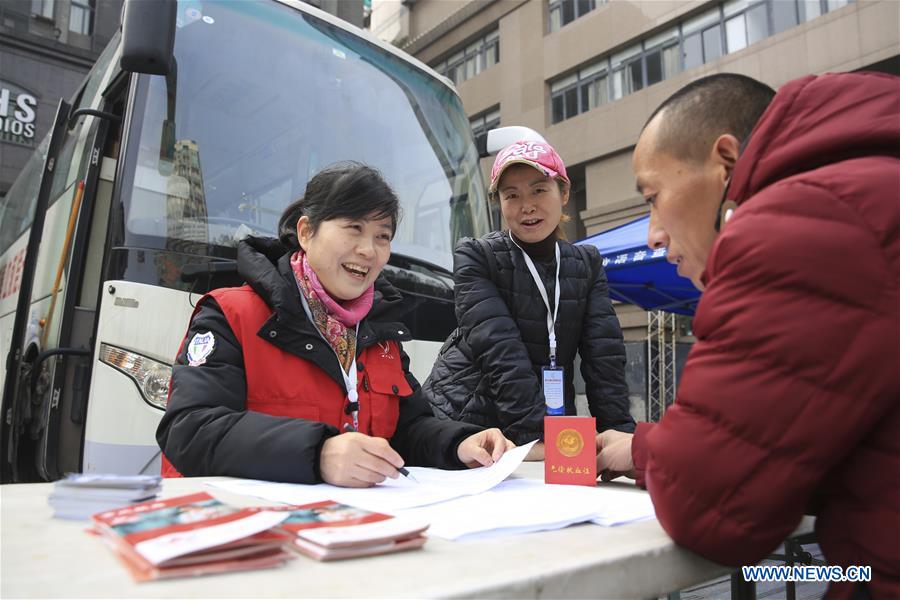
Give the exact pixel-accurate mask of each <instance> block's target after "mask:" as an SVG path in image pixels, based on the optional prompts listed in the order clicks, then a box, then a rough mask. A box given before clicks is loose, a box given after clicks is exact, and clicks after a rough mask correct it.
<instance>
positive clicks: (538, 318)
mask: <svg viewBox="0 0 900 600" xmlns="http://www.w3.org/2000/svg"><path fill="white" fill-rule="evenodd" d="M569 187H570V182H569V178H568V176H567V175H566V167H565V165H564V164H563V162H562V159H560V157H559V155H558V154H557V153H556V151H555V150H554V149H553V148H552V147H551V146H550V145H549V144H547V143H546V142H540V143H538V142H530V141H521V142H517V143H515V144H512V145H510V146H508V147H506V148H505V149H504V150H503V151H501V152H500V154H498V155H497V159H496V160H495V162H494V167H493V169H492V171H491V187H490V195H491V199H492V200H493V201H496V202H499V203H500V208H501V211H502V213H503V217H504V219H505V220H506V223H507V224H508V226H509V230H508V231H502V232H493V233H490V234H488V235H486V236H484V237H483V238H481V239H478V240H475V239H465V240H462V241H461V242H460V244H459V246H457V248H456V252H455V255H454V268H453V271H454V275H453V276H454V280H455V283H456V285H455V290H454V293H455V298H456V318H457V320H458V322H459V327H458V329H457V330H456V331H454V332H453V334H451V336H450V338H449V339H448V340H447V342H446V343H445V344H444V347H443V348H442V349H441V353H440V355H439V357H438V360H437V362H436V363H435V365H434V367H433V369H432V371H431V375H430V376H429V377H428V379H427V380H426V382H425V384H424V386H423V391H424V392H425V394H426V396H427V397H428V398H429V400H430V402H431V405H432V408H433V409H434V412H435V415H437V416H439V417H443V418H447V419H454V420H457V421H465V422H469V423H475V424H478V425H481V426H484V427H499V428H500V429H501V430H502V431H503V433H504V434H505V435H506V436H507V437H508V438H509V439H511V440H512V441H513V442H515V443H516V444H524V443H527V442H530V441H532V440H535V439H542V438H543V418H544V416H545V415H546V414H566V415H574V414H575V387H574V385H573V381H572V378H573V365H574V360H575V354H576V352H577V353H578V354H579V355H580V356H581V372H582V375H583V376H584V380H585V383H586V391H587V399H588V405H589V407H590V411H591V414H592V415H593V416H594V417H596V419H597V430H598V431H604V430H606V429H617V430H619V431H625V432H632V431H634V420H633V419H632V417H631V414H630V413H629V399H628V388H627V386H626V384H625V345H624V343H623V341H622V331H621V329H620V328H619V321H618V319H617V318H616V314H615V312H614V311H613V308H612V304H611V302H610V300H609V295H608V290H607V283H606V273H605V272H604V270H603V264H602V260H601V257H600V254H599V252H597V249H596V248H594V247H592V246H574V245H572V244H570V243H568V242H566V241H565V240H564V239H562V238H563V236H562V231H561V229H560V227H559V224H560V221H561V220H562V219H563V212H562V210H563V206H565V204H566V203H567V202H568V200H569ZM557 281H558V285H557ZM557 288H558V290H559V295H558V297H557ZM557 298H558V300H557ZM554 313H555V319H554V318H553V317H552V315H554ZM554 338H555V340H554ZM554 341H555V344H554V343H553V342H554ZM554 345H555V348H554V347H553V346H554ZM551 369H556V370H551ZM531 458H533V459H537V460H540V459H542V458H543V447H542V445H541V444H538V445H536V446H535V450H534V451H532V455H531Z"/></svg>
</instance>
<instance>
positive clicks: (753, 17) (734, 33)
mask: <svg viewBox="0 0 900 600" xmlns="http://www.w3.org/2000/svg"><path fill="white" fill-rule="evenodd" d="M851 1H852V0H730V1H729V2H725V3H723V4H720V5H718V6H716V7H715V8H713V9H711V10H709V11H706V12H704V13H701V14H700V15H698V16H696V17H693V18H691V19H688V20H686V21H683V22H681V23H679V24H678V25H676V26H675V27H673V28H672V29H669V30H667V31H664V32H662V33H659V34H656V35H654V36H652V37H649V38H646V39H643V40H641V41H639V42H638V43H636V44H634V45H632V46H630V47H628V48H626V49H624V50H621V51H619V52H616V53H615V54H612V55H610V56H607V57H604V58H601V59H600V60H598V61H596V62H594V63H591V64H590V65H588V66H587V67H584V68H582V69H579V71H578V72H577V73H575V74H574V75H567V76H565V77H561V78H559V79H556V80H554V81H551V82H550V106H551V108H550V113H551V115H550V120H551V122H552V123H559V122H560V121H564V120H565V119H569V118H572V117H574V116H575V115H577V114H580V113H583V112H585V111H587V110H590V109H592V108H596V107H598V106H600V105H601V104H605V103H607V102H612V101H613V100H618V99H619V98H624V97H625V96H627V95H628V94H631V93H634V92H636V91H638V90H641V89H643V88H645V87H647V86H648V85H653V84H654V83H659V82H660V81H663V80H665V79H668V78H670V77H672V76H673V75H676V74H677V73H680V72H681V71H685V70H687V69H692V68H694V67H697V66H700V65H702V64H704V63H708V62H712V61H714V60H716V59H718V58H720V57H722V56H724V55H725V54H729V53H731V52H737V51H738V50H742V49H743V48H746V47H747V46H749V45H751V44H755V43H756V42H758V41H760V40H763V39H765V38H767V37H769V36H772V35H775V34H777V33H781V32H782V31H786V30H788V29H790V28H791V27H796V26H797V25H799V24H800V23H804V22H806V21H809V20H811V19H814V18H816V17H818V16H821V15H824V14H825V13H827V12H830V11H833V10H836V9H838V8H841V7H843V6H846V5H847V4H848V3H849V2H851Z"/></svg>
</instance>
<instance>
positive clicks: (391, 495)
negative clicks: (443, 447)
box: [209, 442, 534, 514]
mask: <svg viewBox="0 0 900 600" xmlns="http://www.w3.org/2000/svg"><path fill="white" fill-rule="evenodd" d="M533 445H534V442H531V443H530V444H525V445H524V446H518V447H516V448H513V449H512V450H509V451H507V452H506V453H505V454H504V455H503V456H502V457H501V458H500V460H498V461H497V462H496V463H494V464H493V465H491V466H490V467H480V468H477V469H465V470H462V471H445V470H442V469H431V468H427V467H409V472H410V473H412V474H413V475H414V476H415V478H416V479H417V480H418V483H415V482H412V481H409V480H408V479H406V478H405V477H402V476H401V477H398V478H397V479H387V480H385V482H384V483H382V484H379V485H377V486H375V487H371V488H363V489H357V488H342V487H337V486H334V485H329V484H327V483H322V484H318V485H299V484H289V483H271V482H268V481H256V480H251V479H235V480H231V481H216V482H211V483H209V485H210V486H213V487H217V488H220V489H223V490H226V491H229V492H232V493H235V494H242V495H245V496H255V497H257V498H264V499H266V500H272V501H275V502H285V503H287V504H307V503H310V502H318V501H320V500H334V501H336V502H343V503H344V504H349V505H351V506H357V507H359V508H364V509H367V510H373V511H378V512H385V513H391V514H394V513H396V512H397V511H399V510H403V509H407V508H414V507H417V506H426V505H429V504H435V503H438V502H445V501H447V500H452V499H454V498H459V497H461V496H469V495H472V494H481V493H482V492H486V491H487V490H489V489H491V488H493V487H494V486H496V485H497V484H499V483H500V482H501V481H503V480H504V479H506V478H507V477H509V476H510V475H511V474H512V472H513V471H515V470H516V468H518V466H519V465H520V464H522V461H523V460H524V459H525V456H526V455H527V454H528V451H529V450H530V449H531V447H532V446H533Z"/></svg>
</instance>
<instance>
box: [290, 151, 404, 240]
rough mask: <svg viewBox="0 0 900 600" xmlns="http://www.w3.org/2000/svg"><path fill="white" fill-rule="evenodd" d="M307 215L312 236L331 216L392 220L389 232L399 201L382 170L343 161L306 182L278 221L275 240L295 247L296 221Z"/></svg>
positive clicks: (393, 230) (396, 217) (394, 227)
mask: <svg viewBox="0 0 900 600" xmlns="http://www.w3.org/2000/svg"><path fill="white" fill-rule="evenodd" d="M300 217H307V218H308V219H309V225H310V228H311V232H312V233H313V235H315V233H316V231H317V230H318V229H319V225H321V224H322V222H323V221H330V220H332V219H353V220H355V219H363V218H372V219H383V218H385V217H389V218H390V219H391V234H392V235H393V234H394V233H396V231H397V222H398V221H399V220H400V201H399V200H398V199H397V195H396V194H395V193H394V190H393V189H391V186H390V185H388V183H387V182H386V181H385V180H384V177H382V175H381V173H379V172H378V170H377V169H374V168H372V167H370V166H368V165H364V164H362V163H358V162H342V163H337V164H334V165H331V166H329V167H326V168H325V169H324V170H322V171H319V172H318V173H316V175H315V176H314V177H313V178H312V179H310V180H309V183H307V184H306V191H305V192H304V193H303V197H302V198H300V199H299V200H295V201H294V202H292V203H291V204H289V205H288V207H287V208H286V209H285V210H284V212H283V213H282V215H281V219H280V220H279V221H278V239H279V240H281V243H282V244H283V245H284V246H285V247H287V248H289V249H291V250H298V249H299V248H300V242H299V240H298V239H297V221H299V220H300Z"/></svg>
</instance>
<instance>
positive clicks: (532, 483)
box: [396, 479, 655, 540]
mask: <svg viewBox="0 0 900 600" xmlns="http://www.w3.org/2000/svg"><path fill="white" fill-rule="evenodd" d="M396 514H397V515H398V516H400V515H402V516H403V517H406V518H414V519H416V520H423V521H427V522H429V523H431V527H430V528H429V529H428V531H427V535H434V536H438V537H442V538H445V539H448V540H463V539H465V540H471V539H479V538H489V537H499V536H505V535H514V534H519V533H528V532H532V531H546V530H550V529H559V528H562V527H566V526H568V525H572V524H574V523H583V522H588V521H590V522H593V523H597V524H599V525H606V526H610V525H617V524H624V523H629V522H633V521H639V520H644V519H651V518H653V517H654V516H655V513H654V511H653V503H652V502H651V501H650V497H649V495H648V494H647V493H645V492H641V491H638V490H628V489H624V490H622V489H611V488H608V487H587V486H577V485H548V484H545V483H544V482H542V481H540V480H536V479H508V480H506V481H504V482H503V483H501V484H500V485H498V486H496V487H494V488H493V489H491V490H490V491H487V492H484V493H482V494H478V495H477V496H466V497H463V498H457V499H454V500H450V501H447V502H442V503H440V504H433V505H429V506H423V507H418V508H410V509H406V510H401V511H398V512H397V513H396Z"/></svg>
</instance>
